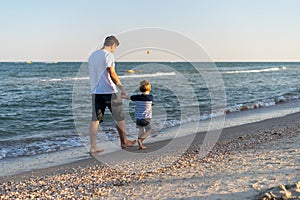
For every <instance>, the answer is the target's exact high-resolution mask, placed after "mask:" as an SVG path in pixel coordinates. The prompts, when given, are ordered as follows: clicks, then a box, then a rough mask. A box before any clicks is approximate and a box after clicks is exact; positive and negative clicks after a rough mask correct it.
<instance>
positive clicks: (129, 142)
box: [121, 140, 136, 149]
mask: <svg viewBox="0 0 300 200" xmlns="http://www.w3.org/2000/svg"><path fill="white" fill-rule="evenodd" d="M135 143H136V140H127V143H126V144H121V148H122V149H126V148H127V147H132V146H134V145H135Z"/></svg>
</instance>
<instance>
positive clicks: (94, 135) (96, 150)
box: [90, 121, 104, 153]
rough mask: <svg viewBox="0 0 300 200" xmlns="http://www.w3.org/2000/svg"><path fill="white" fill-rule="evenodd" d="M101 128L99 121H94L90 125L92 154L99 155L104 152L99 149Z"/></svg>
mask: <svg viewBox="0 0 300 200" xmlns="http://www.w3.org/2000/svg"><path fill="white" fill-rule="evenodd" d="M98 128H99V121H92V122H91V124H90V141H91V148H90V153H99V152H102V151H104V150H103V149H100V148H98V147H97V144H96V141H97V133H98Z"/></svg>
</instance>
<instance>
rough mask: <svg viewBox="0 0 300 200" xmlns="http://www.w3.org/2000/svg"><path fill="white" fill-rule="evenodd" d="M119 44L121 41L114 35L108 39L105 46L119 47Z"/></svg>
mask: <svg viewBox="0 0 300 200" xmlns="http://www.w3.org/2000/svg"><path fill="white" fill-rule="evenodd" d="M119 44H120V43H119V40H118V39H117V38H116V37H115V36H113V35H111V36H108V37H106V38H105V41H104V46H108V47H111V46H113V45H116V46H119Z"/></svg>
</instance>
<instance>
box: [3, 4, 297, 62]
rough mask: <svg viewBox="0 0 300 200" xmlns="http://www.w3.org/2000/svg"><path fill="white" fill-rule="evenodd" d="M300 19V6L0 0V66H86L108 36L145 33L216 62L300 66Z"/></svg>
mask: <svg viewBox="0 0 300 200" xmlns="http://www.w3.org/2000/svg"><path fill="white" fill-rule="evenodd" d="M299 20H300V1H299V0H151V1H150V0H148V1H146V0H116V1H108V0H105V1H104V0H42V1H39V0H0V27H1V31H0V61H28V60H32V61H84V60H86V59H87V58H88V56H89V55H90V54H91V52H92V51H94V50H95V49H97V48H99V47H101V44H102V43H103V39H104V38H105V37H106V36H107V35H119V34H121V33H124V32H126V31H130V30H134V29H140V28H145V27H156V28H161V29H167V30H172V31H175V32H177V33H180V34H182V35H184V36H186V37H188V38H190V39H191V40H193V41H194V42H195V43H197V44H198V45H199V46H201V47H202V48H203V49H204V50H205V52H206V53H207V55H208V56H209V57H210V58H211V59H212V60H213V61H300V25H299V23H300V22H299ZM120 42H121V45H122V41H120ZM174 42H177V41H174ZM185 48H188V47H185ZM166 58H168V57H167V56H166ZM170 59H171V58H170Z"/></svg>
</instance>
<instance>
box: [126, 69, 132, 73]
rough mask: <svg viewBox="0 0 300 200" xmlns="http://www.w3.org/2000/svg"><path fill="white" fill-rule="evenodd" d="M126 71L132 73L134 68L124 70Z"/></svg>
mask: <svg viewBox="0 0 300 200" xmlns="http://www.w3.org/2000/svg"><path fill="white" fill-rule="evenodd" d="M126 72H127V73H130V74H132V73H134V70H132V69H128V70H126Z"/></svg>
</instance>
